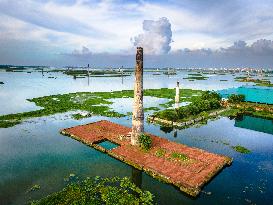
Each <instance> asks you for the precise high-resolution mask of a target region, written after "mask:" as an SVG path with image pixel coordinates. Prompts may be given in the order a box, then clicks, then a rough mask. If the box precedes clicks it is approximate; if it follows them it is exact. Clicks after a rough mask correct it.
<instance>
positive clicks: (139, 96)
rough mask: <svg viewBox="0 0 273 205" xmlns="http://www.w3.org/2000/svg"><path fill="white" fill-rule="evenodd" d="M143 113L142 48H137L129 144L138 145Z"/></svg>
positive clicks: (142, 126) (142, 130)
mask: <svg viewBox="0 0 273 205" xmlns="http://www.w3.org/2000/svg"><path fill="white" fill-rule="evenodd" d="M143 121H144V112H143V48H141V47H137V53H136V68H135V86H134V105H133V119H132V134H131V144H132V145H138V144H139V141H138V137H139V135H140V134H141V133H143V132H144V123H143Z"/></svg>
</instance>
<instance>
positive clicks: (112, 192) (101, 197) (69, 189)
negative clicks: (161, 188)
mask: <svg viewBox="0 0 273 205" xmlns="http://www.w3.org/2000/svg"><path fill="white" fill-rule="evenodd" d="M70 204H90V205H91V204H92V205H93V204H94V205H100V204H106V205H116V204H117V205H127V204H132V205H140V204H142V205H151V204H153V195H152V194H151V193H150V192H149V191H142V190H141V189H140V188H139V187H137V186H136V185H135V184H134V183H132V182H131V181H130V179H129V178H127V177H125V178H119V177H113V178H100V177H96V178H95V179H91V178H86V179H85V180H83V181H76V182H73V183H70V184H68V185H67V186H66V187H65V188H64V189H63V190H61V191H59V192H56V193H53V194H50V195H49V196H47V197H45V198H43V199H40V200H37V201H32V202H31V205H70Z"/></svg>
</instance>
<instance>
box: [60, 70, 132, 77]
mask: <svg viewBox="0 0 273 205" xmlns="http://www.w3.org/2000/svg"><path fill="white" fill-rule="evenodd" d="M63 73H64V74H66V75H70V76H73V77H74V78H82V77H87V76H90V77H122V76H124V77H125V76H130V75H131V73H132V72H131V71H125V72H124V71H120V70H90V71H88V70H86V69H82V70H65V71H63Z"/></svg>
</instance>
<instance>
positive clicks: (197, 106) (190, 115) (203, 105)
mask: <svg viewBox="0 0 273 205" xmlns="http://www.w3.org/2000/svg"><path fill="white" fill-rule="evenodd" d="M219 108H221V97H220V95H219V94H217V93H216V92H210V91H206V92H203V93H202V94H201V96H197V97H196V98H195V99H193V100H192V103H190V104H189V105H187V106H183V107H180V108H179V109H166V110H162V111H159V112H156V113H155V114H154V115H153V116H154V117H156V118H160V119H164V120H168V121H172V122H185V121H189V120H192V119H195V118H197V117H200V116H208V115H209V113H210V112H212V111H215V110H218V109H219Z"/></svg>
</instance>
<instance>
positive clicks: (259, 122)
mask: <svg viewBox="0 0 273 205" xmlns="http://www.w3.org/2000/svg"><path fill="white" fill-rule="evenodd" d="M234 126H235V127H240V128H245V129H249V130H254V131H258V132H264V133H267V134H273V121H272V120H267V119H263V118H257V117H252V116H248V115H243V116H240V117H239V118H236V119H235V125H234Z"/></svg>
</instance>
